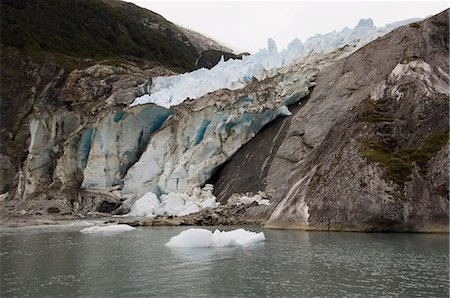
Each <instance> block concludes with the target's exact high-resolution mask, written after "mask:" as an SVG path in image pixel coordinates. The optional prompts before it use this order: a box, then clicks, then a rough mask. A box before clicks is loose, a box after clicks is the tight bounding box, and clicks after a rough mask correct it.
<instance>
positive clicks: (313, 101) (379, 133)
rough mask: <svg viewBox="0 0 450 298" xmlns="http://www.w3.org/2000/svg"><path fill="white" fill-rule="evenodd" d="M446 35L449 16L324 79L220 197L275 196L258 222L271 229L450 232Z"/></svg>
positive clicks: (218, 184) (373, 46)
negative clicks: (261, 193) (258, 193)
mask: <svg viewBox="0 0 450 298" xmlns="http://www.w3.org/2000/svg"><path fill="white" fill-rule="evenodd" d="M448 26H449V25H448V11H444V12H442V13H441V14H439V15H437V16H435V17H432V18H430V19H428V20H425V21H423V22H418V23H413V24H410V25H407V26H404V27H401V28H399V29H397V30H395V31H393V32H391V33H389V34H388V35H386V36H384V37H382V38H379V39H377V40H376V41H374V42H372V43H370V44H368V45H367V46H365V47H363V48H361V49H360V50H358V51H357V52H355V53H353V54H352V55H350V56H349V57H347V58H344V59H342V60H340V61H338V62H337V63H335V64H333V65H331V66H329V67H327V68H325V69H323V70H322V71H321V72H320V73H319V75H318V77H317V79H316V82H315V86H314V90H313V91H312V92H311V94H310V98H309V99H308V101H307V102H306V103H304V104H302V106H301V107H297V108H295V109H292V111H293V112H294V115H293V116H292V117H290V118H285V119H280V120H278V122H277V123H274V125H273V126H269V127H267V128H266V129H265V130H264V131H263V132H261V133H260V134H259V135H258V136H257V138H255V139H253V140H251V141H250V142H249V143H248V144H246V145H245V146H244V148H243V149H242V150H241V151H239V152H238V153H237V154H236V155H234V156H233V158H232V159H231V160H230V161H229V162H228V164H227V165H226V166H224V167H223V168H222V169H221V172H220V174H218V175H217V178H216V179H217V180H216V181H215V193H216V195H217V196H218V197H219V198H220V200H222V201H224V200H226V199H227V198H228V197H229V196H230V195H231V194H233V193H236V192H241V193H244V192H249V191H251V192H255V191H265V192H266V193H273V194H274V195H273V200H274V201H275V202H279V203H275V204H273V208H266V209H265V210H259V211H258V212H255V213H254V214H253V216H263V217H264V216H267V217H269V220H268V223H267V226H270V227H280V228H305V229H319V230H365V231H381V230H382V231H386V230H391V231H403V230H407V231H433V230H447V231H448V212H449V211H448V210H449V188H448V187H449V186H448V180H449V179H448V162H449V161H448V119H449V102H448V99H449V88H448V84H449V76H448V73H449V63H448V55H449V52H448V34H449V31H448V30H449V28H448ZM254 148H257V150H253V149H254Z"/></svg>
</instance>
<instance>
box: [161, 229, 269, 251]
mask: <svg viewBox="0 0 450 298" xmlns="http://www.w3.org/2000/svg"><path fill="white" fill-rule="evenodd" d="M265 239H266V237H265V235H264V233H263V232H259V233H256V232H251V231H246V230H244V229H237V230H232V231H223V232H222V231H219V230H215V231H214V233H212V232H211V231H209V230H206V229H189V230H186V231H183V232H181V233H180V234H178V235H177V236H174V237H172V238H170V241H169V242H167V243H166V246H168V247H225V246H249V245H251V244H254V243H258V242H262V241H264V240H265Z"/></svg>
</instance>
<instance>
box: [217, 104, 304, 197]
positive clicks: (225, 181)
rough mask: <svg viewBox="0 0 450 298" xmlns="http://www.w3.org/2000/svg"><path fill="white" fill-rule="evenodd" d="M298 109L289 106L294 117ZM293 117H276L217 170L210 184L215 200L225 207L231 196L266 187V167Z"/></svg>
mask: <svg viewBox="0 0 450 298" xmlns="http://www.w3.org/2000/svg"><path fill="white" fill-rule="evenodd" d="M302 102H303V101H302ZM299 109H300V105H298V104H296V105H294V106H292V107H290V111H291V112H292V114H293V115H295V114H296V113H297V111H298V110H299ZM292 118H293V117H292V116H291V117H283V118H277V119H276V120H274V121H273V122H271V123H270V124H269V125H267V126H266V127H264V128H263V129H262V130H261V131H260V132H258V134H257V135H256V136H255V137H254V138H253V139H251V140H250V141H249V142H248V143H246V144H245V145H244V146H242V148H241V149H239V153H238V154H235V155H234V156H233V157H232V158H231V159H230V161H229V162H228V163H227V164H225V165H224V166H223V167H221V168H220V169H219V170H218V172H217V174H216V175H215V176H214V177H213V178H212V179H211V181H210V183H213V184H214V195H215V196H216V197H217V201H219V202H221V203H223V204H226V203H227V200H228V198H229V196H230V195H231V194H234V193H245V192H257V191H259V190H264V189H265V188H266V184H267V183H266V177H267V173H268V171H269V167H270V165H271V163H272V161H273V159H274V157H275V154H276V152H277V149H278V147H279V146H280V144H281V141H282V140H283V139H284V138H285V136H286V132H287V129H286V127H289V125H290V122H291V119H292ZM236 173H238V174H239V175H236ZM215 179H216V180H215Z"/></svg>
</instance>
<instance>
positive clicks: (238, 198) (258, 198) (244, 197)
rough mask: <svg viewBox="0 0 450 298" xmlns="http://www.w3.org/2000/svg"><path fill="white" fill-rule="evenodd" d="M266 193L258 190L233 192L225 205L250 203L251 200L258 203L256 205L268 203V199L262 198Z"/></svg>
mask: <svg viewBox="0 0 450 298" xmlns="http://www.w3.org/2000/svg"><path fill="white" fill-rule="evenodd" d="M263 197H266V194H265V193H264V192H261V191H260V192H258V194H252V193H246V194H238V193H236V194H233V195H232V196H231V197H230V198H228V201H227V205H228V206H236V205H237V206H239V205H250V204H252V203H253V202H256V203H258V205H266V206H269V205H270V201H269V200H268V199H264V198H263Z"/></svg>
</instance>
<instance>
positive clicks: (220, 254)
mask: <svg viewBox="0 0 450 298" xmlns="http://www.w3.org/2000/svg"><path fill="white" fill-rule="evenodd" d="M80 229H81V228H77V227H71V228H63V229H61V228H42V229H15V230H3V231H1V232H0V241H1V251H0V258H1V259H0V265H1V267H0V268H1V286H0V297H12V296H20V297H45V296H51V297H58V296H59V297H75V296H76V297H80V296H82V297H152V296H153V297H290V296H291V297H292V296H296V297H317V296H321V297H323V296H327V297H330V296H337V297H342V296H359V297H381V296H384V297H448V296H449V271H448V264H449V244H448V241H449V237H448V234H439V235H432V234H364V233H326V232H301V231H281V230H264V233H265V234H266V238H267V239H266V241H265V242H264V243H262V244H258V245H254V246H252V247H247V248H239V247H227V248H213V249H208V248H202V249H199V248H196V249H194V248H191V249H169V248H167V247H165V246H164V244H165V243H166V242H167V241H168V240H169V239H170V237H172V236H174V235H177V234H178V233H179V232H181V231H183V230H185V229H187V228H185V227H158V228H156V227H153V228H140V229H137V230H135V231H132V232H126V233H121V234H115V235H101V234H82V233H80V232H79V230H80ZM227 229H230V228H227ZM247 229H251V230H253V231H259V230H260V228H258V227H254V228H247Z"/></svg>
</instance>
